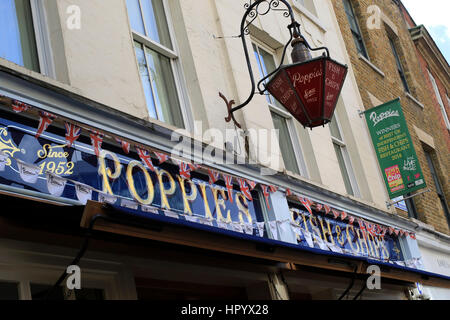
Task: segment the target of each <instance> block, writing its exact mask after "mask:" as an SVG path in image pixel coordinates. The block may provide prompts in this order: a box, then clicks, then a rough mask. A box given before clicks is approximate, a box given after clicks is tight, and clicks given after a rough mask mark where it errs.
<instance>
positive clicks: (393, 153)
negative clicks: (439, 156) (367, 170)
mask: <svg viewBox="0 0 450 320" xmlns="http://www.w3.org/2000/svg"><path fill="white" fill-rule="evenodd" d="M365 116H366V121H367V126H368V127H369V131H370V135H371V137H372V142H373V145H374V148H375V151H376V153H377V158H378V163H379V165H380V169H381V172H382V174H383V178H384V182H385V183H386V188H387V190H388V193H389V197H390V198H391V199H394V198H397V197H399V196H402V195H404V194H407V193H411V192H413V191H416V190H419V189H422V188H425V187H426V183H425V180H424V176H423V173H422V169H421V168H420V164H419V160H418V159H417V154H416V151H415V149H414V146H413V144H412V140H411V136H410V134H409V131H408V127H407V125H406V121H405V116H404V115H403V111H402V106H401V104H400V99H396V100H394V101H391V102H388V103H385V104H383V105H381V106H378V107H376V108H372V109H370V110H367V111H366V112H365Z"/></svg>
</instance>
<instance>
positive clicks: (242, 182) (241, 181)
mask: <svg viewBox="0 0 450 320" xmlns="http://www.w3.org/2000/svg"><path fill="white" fill-rule="evenodd" d="M238 182H239V186H240V188H241V192H242V194H243V195H244V197H246V198H247V200H249V201H253V198H252V194H251V193H250V188H249V187H248V186H247V183H246V180H245V179H238Z"/></svg>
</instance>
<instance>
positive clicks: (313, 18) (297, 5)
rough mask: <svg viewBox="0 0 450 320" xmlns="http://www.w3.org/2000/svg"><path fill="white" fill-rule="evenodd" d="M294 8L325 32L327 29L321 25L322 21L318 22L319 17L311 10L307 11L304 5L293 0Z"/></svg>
mask: <svg viewBox="0 0 450 320" xmlns="http://www.w3.org/2000/svg"><path fill="white" fill-rule="evenodd" d="M294 8H295V9H297V11H300V12H301V13H302V14H303V15H304V16H305V17H307V18H308V19H309V20H311V21H312V22H313V23H314V24H315V25H316V26H317V27H319V29H321V30H322V32H323V33H325V32H327V29H326V28H325V26H324V25H323V23H322V22H320V20H319V18H318V17H316V16H315V15H314V14H313V13H311V11H309V10H308V9H307V8H306V7H304V6H303V5H301V4H300V3H298V2H297V1H295V0H294Z"/></svg>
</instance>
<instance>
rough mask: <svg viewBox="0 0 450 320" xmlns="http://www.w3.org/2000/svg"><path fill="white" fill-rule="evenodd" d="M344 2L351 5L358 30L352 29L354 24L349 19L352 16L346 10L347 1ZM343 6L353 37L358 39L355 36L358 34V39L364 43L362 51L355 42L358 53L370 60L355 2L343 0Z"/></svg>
mask: <svg viewBox="0 0 450 320" xmlns="http://www.w3.org/2000/svg"><path fill="white" fill-rule="evenodd" d="M344 2H347V3H348V4H349V6H350V9H351V15H352V18H353V19H352V20H353V21H354V22H355V25H356V28H357V29H358V30H356V31H355V30H353V29H352V24H351V23H350V21H349V20H350V18H349V16H348V13H347V10H345V3H344ZM343 6H344V12H345V16H346V17H347V22H348V24H349V28H350V32H351V34H352V38H353V40H354V41H355V40H356V39H355V36H356V37H357V38H358V39H357V40H358V41H359V42H360V43H361V44H362V48H363V52H360V51H359V50H358V47H357V46H356V43H355V47H356V51H357V52H358V54H360V55H362V56H363V57H364V58H366V59H367V60H369V61H370V57H369V52H368V50H367V46H366V43H365V41H364V37H363V35H362V31H361V26H360V25H359V21H358V17H357V16H356V13H355V8H354V7H353V3H352V1H351V0H343Z"/></svg>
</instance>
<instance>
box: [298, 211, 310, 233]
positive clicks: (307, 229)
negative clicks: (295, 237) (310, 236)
mask: <svg viewBox="0 0 450 320" xmlns="http://www.w3.org/2000/svg"><path fill="white" fill-rule="evenodd" d="M300 215H301V216H302V219H303V224H304V225H305V230H306V231H308V232H309V228H308V224H307V223H306V217H305V215H304V214H303V213H300Z"/></svg>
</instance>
